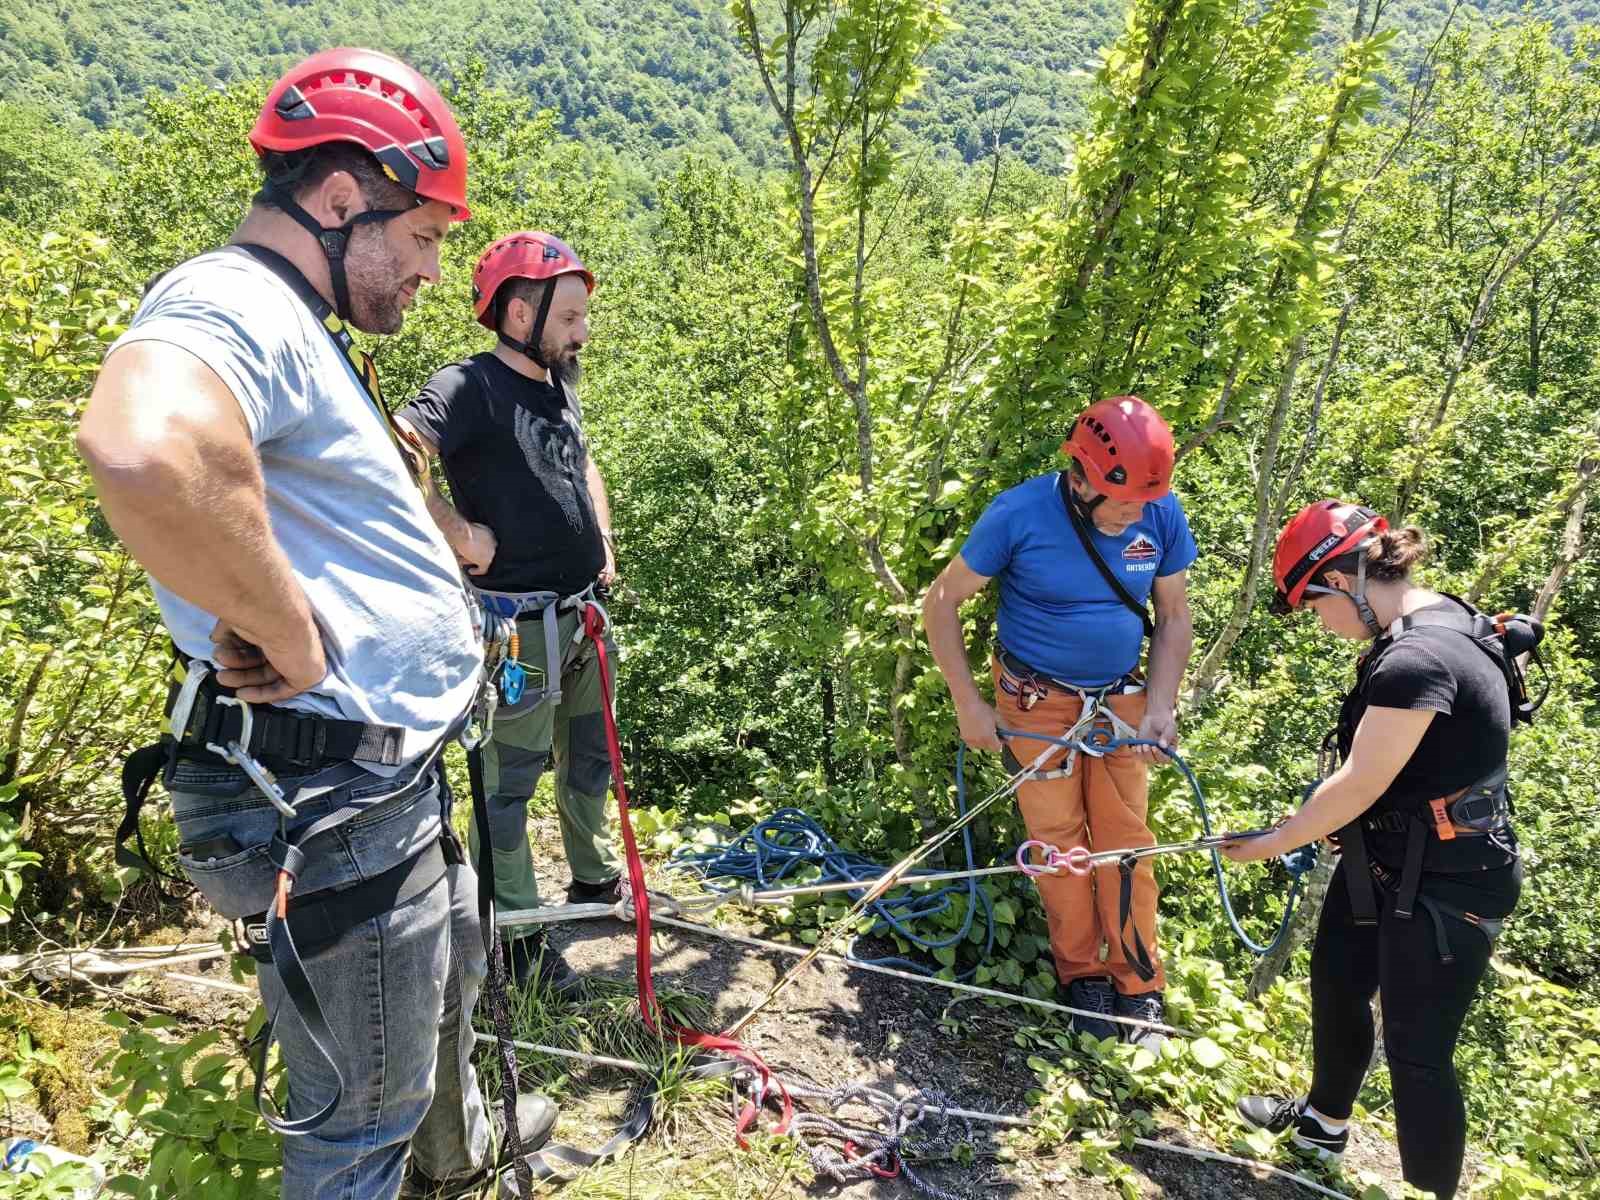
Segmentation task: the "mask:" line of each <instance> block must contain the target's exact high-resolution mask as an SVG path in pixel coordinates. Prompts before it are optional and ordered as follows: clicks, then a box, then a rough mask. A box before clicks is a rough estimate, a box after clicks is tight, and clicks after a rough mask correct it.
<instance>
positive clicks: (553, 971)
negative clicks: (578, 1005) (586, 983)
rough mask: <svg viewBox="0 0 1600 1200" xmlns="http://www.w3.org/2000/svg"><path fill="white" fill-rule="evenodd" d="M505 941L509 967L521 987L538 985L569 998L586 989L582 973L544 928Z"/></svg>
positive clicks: (520, 989)
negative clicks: (550, 938) (550, 941)
mask: <svg viewBox="0 0 1600 1200" xmlns="http://www.w3.org/2000/svg"><path fill="white" fill-rule="evenodd" d="M502 945H503V946H504V948H505V955H506V967H507V970H509V971H510V972H511V980H512V982H513V983H514V984H515V985H516V988H517V990H518V991H527V990H528V988H530V987H533V986H538V987H541V988H548V989H549V990H550V991H552V992H554V993H555V994H556V995H557V996H560V997H562V998H563V999H566V998H570V997H572V996H574V995H576V994H577V993H578V992H579V991H581V990H582V989H583V979H582V977H581V976H580V975H579V974H578V973H577V972H576V971H574V970H573V969H572V968H571V967H569V966H568V965H567V960H566V959H565V958H563V957H562V956H561V951H559V950H557V949H556V948H555V947H554V946H552V945H550V944H549V942H548V940H547V939H546V937H545V934H544V931H543V930H540V931H539V932H538V933H533V934H529V935H528V936H526V937H520V938H516V939H514V940H512V941H508V942H504V943H502Z"/></svg>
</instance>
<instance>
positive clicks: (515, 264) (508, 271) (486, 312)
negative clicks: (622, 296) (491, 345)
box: [472, 229, 594, 329]
mask: <svg viewBox="0 0 1600 1200" xmlns="http://www.w3.org/2000/svg"><path fill="white" fill-rule="evenodd" d="M558 275H581V276H583V283H584V286H585V287H587V288H588V289H589V291H590V292H591V293H592V292H593V291H594V276H593V275H592V274H591V273H590V271H589V268H587V267H585V266H584V265H583V263H582V261H580V260H579V258H578V256H577V254H575V253H574V252H573V249H572V247H571V246H569V245H567V244H566V243H565V242H563V241H562V240H561V239H560V238H558V237H556V236H555V235H554V234H551V233H543V232H541V231H540V230H537V229H529V230H525V231H524V232H522V233H511V234H507V235H506V236H505V237H503V238H501V239H500V240H499V241H497V242H495V243H494V244H492V245H491V246H490V247H489V248H488V249H487V250H485V251H484V252H483V253H482V254H481V255H480V256H479V258H478V265H477V266H476V267H474V268H472V309H473V311H474V312H475V313H477V314H478V323H479V324H480V325H482V326H484V327H485V328H487V329H494V328H496V323H495V314H494V311H493V305H494V297H495V293H496V292H498V291H499V290H500V285H501V284H503V283H504V282H505V281H506V280H508V279H554V278H555V277H556V276H558Z"/></svg>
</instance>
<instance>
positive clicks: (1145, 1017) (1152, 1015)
mask: <svg viewBox="0 0 1600 1200" xmlns="http://www.w3.org/2000/svg"><path fill="white" fill-rule="evenodd" d="M1111 1007H1112V1011H1114V1012H1115V1013H1116V1014H1117V1016H1119V1017H1132V1018H1133V1019H1134V1020H1136V1021H1156V1022H1158V1023H1160V1024H1162V1025H1165V1024H1166V1023H1167V1005H1166V1001H1165V1000H1163V999H1162V997H1161V993H1160V992H1140V993H1139V994H1138V995H1137V996H1124V995H1123V994H1122V993H1121V992H1118V993H1117V998H1116V1000H1114V1001H1113V1002H1112V1006H1111ZM1122 1040H1123V1041H1125V1042H1129V1043H1132V1044H1133V1045H1135V1046H1142V1047H1143V1048H1144V1049H1146V1050H1148V1051H1150V1053H1151V1054H1155V1055H1159V1054H1160V1053H1161V1043H1162V1042H1164V1041H1166V1040H1167V1035H1166V1034H1164V1033H1162V1032H1161V1030H1159V1029H1149V1028H1146V1027H1145V1026H1143V1025H1124V1026H1122Z"/></svg>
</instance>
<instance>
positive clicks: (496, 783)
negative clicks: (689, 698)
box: [395, 232, 620, 991]
mask: <svg viewBox="0 0 1600 1200" xmlns="http://www.w3.org/2000/svg"><path fill="white" fill-rule="evenodd" d="M593 290H594V276H593V275H591V274H590V273H589V271H588V270H587V269H586V268H585V267H584V265H583V263H581V262H580V261H579V260H578V257H577V255H576V254H574V253H573V252H572V250H571V249H570V248H569V247H568V246H567V245H566V244H565V243H564V242H562V241H561V240H560V239H559V238H555V237H552V236H551V235H550V234H547V233H537V232H528V233H516V234H512V235H510V236H509V237H504V238H501V239H500V240H499V241H497V242H495V243H494V244H493V245H491V246H490V247H489V248H488V249H487V250H485V251H484V253H483V255H482V257H481V258H479V260H478V265H477V269H476V270H475V271H474V272H473V298H474V302H475V308H476V311H477V317H478V320H479V322H480V323H481V324H483V325H485V326H486V327H488V328H490V329H492V330H494V331H495V333H496V334H497V335H498V338H499V340H498V343H497V344H496V346H495V347H494V349H493V350H490V351H486V352H484V353H481V354H475V355H473V356H472V357H471V358H468V359H466V360H464V361H462V362H458V363H452V364H451V365H450V366H447V367H444V368H442V369H440V370H439V371H438V372H436V373H435V374H434V376H433V378H432V379H430V380H429V381H428V383H427V385H426V386H425V387H424V388H423V389H422V391H421V392H420V393H419V394H418V395H417V397H416V399H415V400H413V401H412V402H411V403H410V404H408V405H407V406H406V407H405V408H404V409H402V410H401V411H400V412H399V413H398V414H396V418H395V420H396V422H397V423H398V424H399V425H400V426H401V427H402V430H403V431H405V432H406V433H408V434H411V435H413V436H414V437H415V440H416V445H417V446H418V447H419V448H420V450H422V451H423V452H425V453H426V454H428V455H436V456H438V457H439V458H440V459H441V460H442V461H443V464H444V474H445V479H446V480H447V481H448V482H449V485H450V495H451V499H452V500H453V501H454V503H453V504H452V502H451V500H446V499H445V498H444V497H443V496H441V495H439V493H438V492H437V490H435V489H432V488H430V489H429V494H428V511H429V513H430V514H431V515H432V516H433V519H434V521H435V522H437V524H438V525H439V528H440V529H441V530H442V531H443V532H444V535H445V538H446V540H447V541H448V542H449V543H450V546H451V548H452V549H453V550H454V551H455V552H456V557H457V558H458V559H459V560H460V562H461V565H462V566H463V567H464V568H465V570H466V572H467V574H468V576H469V577H471V579H472V582H473V583H474V584H475V585H476V586H477V588H478V589H479V591H480V593H481V594H482V595H483V598H484V602H485V604H486V605H488V606H489V607H491V608H494V609H496V610H497V611H500V612H502V613H503V614H504V615H507V616H515V617H516V618H517V624H518V632H519V635H520V637H519V641H520V643H521V646H520V651H519V661H520V663H521V664H522V666H523V668H524V672H525V675H526V683H525V685H524V690H523V692H522V695H521V697H520V698H519V699H516V700H515V701H514V702H509V701H512V699H513V698H512V696H511V695H510V694H507V695H505V697H504V698H505V699H506V700H507V701H508V703H506V704H504V705H502V707H501V709H500V711H499V713H498V715H497V717H496V720H495V725H494V733H493V737H492V738H491V739H490V741H489V742H488V743H487V744H486V745H485V746H484V751H483V768H484V786H485V790H486V791H487V793H488V809H489V841H490V845H491V848H492V850H493V854H494V872H495V903H496V904H497V905H498V907H499V908H500V909H501V910H502V911H507V910H512V909H527V908H537V907H539V906H540V898H539V890H538V884H537V882H536V880H535V876H534V869H533V856H532V852H531V850H530V847H529V845H528V831H527V826H528V801H529V799H530V798H531V797H532V795H533V792H534V788H535V787H536V786H537V785H538V782H539V778H540V776H541V775H542V774H543V773H544V768H545V765H546V763H547V762H548V761H549V760H550V758H552V757H554V759H555V761H556V808H557V812H558V815H559V817H560V823H561V838H562V842H563V844H564V848H565V850H566V856H567V865H568V866H569V868H570V869H571V871H572V885H571V887H569V888H568V891H567V895H568V898H569V899H570V900H572V901H574V902H584V901H593V900H599V899H610V898H611V897H613V896H614V895H615V893H616V888H617V879H618V876H619V874H620V871H619V864H618V861H617V856H616V852H615V850H614V849H613V848H612V845H611V841H610V837H609V835H608V832H607V827H606V811H605V810H606V791H607V788H608V786H609V784H610V779H611V765H610V759H609V757H608V755H607V749H606V737H605V725H604V716H603V713H602V711H601V705H602V696H601V691H600V679H599V671H598V667H597V663H596V661H595V657H594V654H593V651H592V648H591V647H590V645H589V643H588V642H587V641H580V640H579V639H578V637H577V636H576V635H577V633H578V626H579V620H580V615H579V613H578V611H577V610H576V608H574V607H573V606H571V605H570V604H569V603H566V601H567V600H568V599H569V598H570V597H575V596H578V595H581V594H585V593H590V592H591V589H594V588H595V587H596V586H597V585H599V586H602V587H603V586H605V585H608V584H609V583H610V582H611V580H612V578H613V577H614V575H615V573H616V565H615V559H614V558H613V553H612V539H611V514H610V506H609V504H608V502H607V498H606V489H605V483H604V481H603V480H602V479H601V477H600V472H599V470H598V469H597V468H596V466H595V463H594V460H593V459H592V458H591V457H590V455H589V448H588V443H587V441H586V440H585V438H584V435H583V424H582V415H583V414H582V409H581V408H580V406H579V403H578V394H577V391H576V389H575V388H574V386H573V380H574V379H575V378H576V375H577V363H578V354H579V352H580V351H581V350H582V349H583V346H584V344H585V343H586V342H587V341H588V340H589V326H588V309H589V294H590V292H592V291H593ZM423 476H424V478H426V477H427V475H426V471H424V472H423ZM607 648H608V650H610V649H611V648H612V647H611V644H610V642H609V640H608V642H607ZM502 690H503V691H504V689H502ZM472 836H473V841H474V853H477V849H478V848H477V846H476V839H477V828H476V825H474V826H473V828H472ZM539 930H540V927H538V926H534V927H531V928H529V929H528V930H527V931H526V934H525V936H516V935H515V933H514V932H513V933H512V934H511V935H509V936H508V939H507V952H508V956H509V958H510V961H511V963H512V965H513V969H514V971H515V974H516V978H517V982H518V984H519V985H521V986H526V985H527V983H528V981H529V979H530V978H532V976H533V975H534V973H535V971H537V974H538V975H539V976H540V977H541V978H542V979H544V980H545V981H547V982H549V983H551V984H552V985H553V986H555V987H556V988H557V990H559V991H569V990H571V989H572V988H573V987H575V986H576V984H577V982H578V980H577V977H576V976H575V975H573V973H572V972H571V970H570V968H568V967H567V965H566V964H565V963H564V962H563V961H562V960H561V957H560V955H559V954H557V953H555V952H554V951H553V950H547V949H545V947H544V945H543V942H542V938H541V936H540V932H539Z"/></svg>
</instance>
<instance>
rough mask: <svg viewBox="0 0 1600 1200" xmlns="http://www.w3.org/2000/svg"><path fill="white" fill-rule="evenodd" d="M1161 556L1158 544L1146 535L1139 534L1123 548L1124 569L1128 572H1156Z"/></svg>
mask: <svg viewBox="0 0 1600 1200" xmlns="http://www.w3.org/2000/svg"><path fill="white" fill-rule="evenodd" d="M1159 556H1160V551H1159V550H1157V549H1156V544H1155V543H1154V542H1152V541H1151V540H1150V539H1149V538H1148V537H1147V536H1145V535H1144V534H1142V533H1141V534H1138V535H1137V536H1136V537H1135V538H1134V539H1133V541H1131V542H1129V543H1128V544H1127V545H1126V546H1124V547H1123V548H1122V569H1123V570H1124V571H1128V572H1144V571H1154V570H1155V569H1156V559H1157V558H1158V557H1159Z"/></svg>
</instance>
